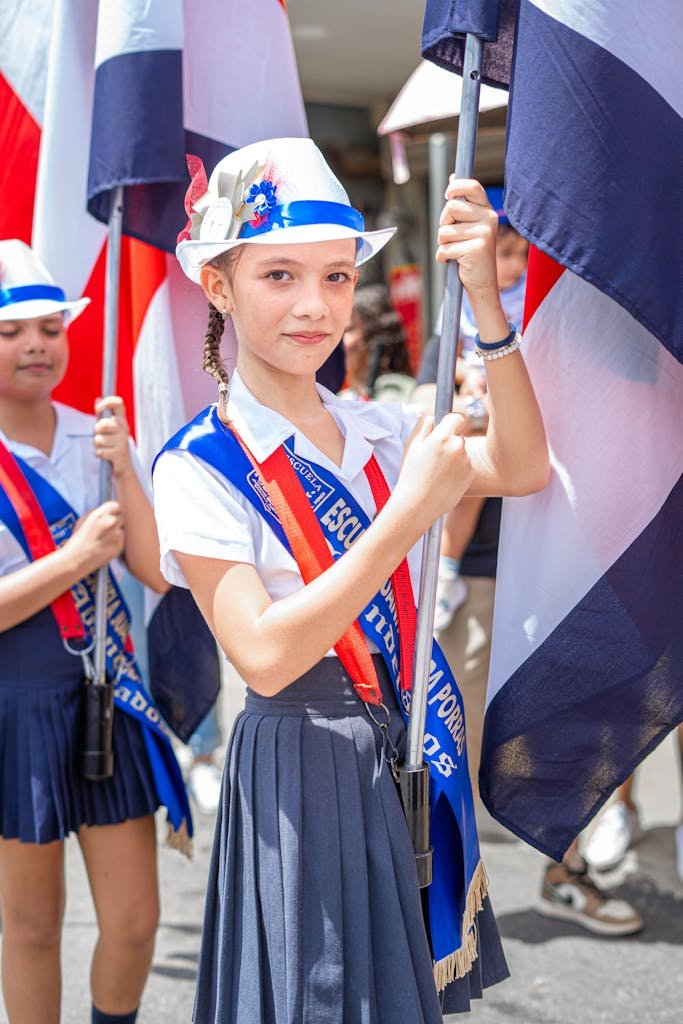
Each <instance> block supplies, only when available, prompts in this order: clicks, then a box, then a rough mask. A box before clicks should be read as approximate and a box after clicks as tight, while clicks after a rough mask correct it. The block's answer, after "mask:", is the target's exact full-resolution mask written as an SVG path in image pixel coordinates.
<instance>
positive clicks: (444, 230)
mask: <svg viewBox="0 0 683 1024" xmlns="http://www.w3.org/2000/svg"><path fill="white" fill-rule="evenodd" d="M439 225H440V227H439V234H438V241H439V247H438V249H437V251H436V259H437V261H438V262H439V263H447V262H448V261H449V260H457V263H458V271H459V274H460V280H461V281H462V283H463V287H464V288H466V289H467V292H468V293H469V294H486V293H491V294H492V295H495V296H496V298H497V296H498V278H497V274H496V237H497V234H498V216H497V214H496V212H495V210H494V209H493V208H492V207H491V204H490V203H489V201H488V199H487V198H486V192H485V191H484V188H483V186H482V185H480V184H479V182H478V181H473V180H471V179H469V178H455V177H451V180H450V181H449V183H448V188H447V189H446V205H445V206H444V208H443V211H442V213H441V217H440V219H439Z"/></svg>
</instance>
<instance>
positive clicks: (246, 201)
mask: <svg viewBox="0 0 683 1024" xmlns="http://www.w3.org/2000/svg"><path fill="white" fill-rule="evenodd" d="M192 161H194V162H192ZM188 164H189V165H190V167H191V169H192V170H193V171H194V177H193V181H192V184H191V185H190V188H189V190H188V196H187V199H186V210H187V212H188V216H189V221H188V225H187V227H186V229H185V230H184V231H182V232H181V233H180V235H179V236H178V245H177V247H176V255H177V257H178V259H179V261H180V264H181V266H182V268H183V270H184V271H185V273H186V274H187V276H188V277H189V278H191V280H193V281H196V282H198V281H199V272H200V270H201V268H202V267H203V266H204V264H205V263H208V262H210V261H211V260H213V259H215V258H216V257H217V256H220V254H221V253H224V252H227V250H228V249H232V248H234V247H235V246H238V245H243V244H245V243H250V244H259V245H269V244H270V245H282V244H285V243H286V244H290V243H296V242H329V241H334V240H336V239H340V238H355V239H356V240H357V254H356V265H357V266H360V265H361V263H365V262H366V260H369V259H370V258H371V257H372V256H374V255H375V254H376V253H377V252H379V250H380V249H381V248H382V247H383V246H385V245H386V243H387V242H388V241H389V239H390V238H391V237H392V235H393V234H394V232H395V231H396V228H383V229H381V230H379V231H366V230H365V222H364V220H363V215H362V214H361V213H359V211H358V210H355V209H354V208H353V207H352V206H351V203H350V202H349V197H348V195H347V194H346V192H345V190H344V188H343V187H342V185H341V184H340V182H339V181H338V180H337V178H336V177H335V176H334V174H333V173H332V171H331V170H330V168H329V167H328V165H327V163H326V162H325V158H324V157H323V155H322V153H321V152H320V150H319V149H318V147H317V146H316V145H315V143H314V142H313V141H312V140H311V139H270V140H268V141H265V142H255V143H253V144H252V145H250V146H244V147H243V148H242V149H237V150H235V152H234V153H230V154H229V155H228V156H226V157H224V158H223V159H222V160H221V161H220V162H219V163H218V164H217V165H216V167H215V168H214V170H213V172H212V174H211V177H210V178H209V180H208V183H207V181H206V175H205V172H204V168H203V166H202V165H201V162H200V161H198V160H196V159H195V158H188Z"/></svg>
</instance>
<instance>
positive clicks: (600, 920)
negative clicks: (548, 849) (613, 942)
mask: <svg viewBox="0 0 683 1024" xmlns="http://www.w3.org/2000/svg"><path fill="white" fill-rule="evenodd" d="M538 910H539V912H540V913H541V914H544V915H545V916H546V917H557V918H560V920H562V921H573V922H574V923H575V924H578V925H581V927H582V928H587V929H588V930H589V931H591V932H596V933H597V934H598V935H633V934H635V932H639V931H640V930H641V929H642V927H643V919H642V918H641V916H640V914H639V913H638V912H637V911H636V910H634V908H633V907H632V906H631V905H630V903H627V902H626V901H625V900H619V899H615V898H614V897H612V896H610V895H609V894H608V893H605V892H603V891H602V889H600V888H598V886H597V885H596V884H595V882H594V881H593V880H592V878H591V877H590V876H589V874H588V869H587V867H586V866H585V864H584V867H583V869H582V870H581V871H572V870H571V869H570V868H568V867H567V865H566V864H554V863H553V864H549V865H548V867H547V868H546V872H545V877H544V879H543V890H542V892H541V899H540V901H539V904H538Z"/></svg>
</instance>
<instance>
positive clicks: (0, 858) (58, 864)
mask: <svg viewBox="0 0 683 1024" xmlns="http://www.w3.org/2000/svg"><path fill="white" fill-rule="evenodd" d="M0 911H1V912H2V989H3V994H4V997H5V1006H6V1007H7V1016H8V1019H9V1021H10V1024H58V1021H59V1014H60V1002H61V971H60V942H61V932H62V917H63V914H64V844H63V843H62V842H54V843H46V844H45V845H40V846H39V845H38V844H37V843H20V842H19V841H18V840H16V839H0Z"/></svg>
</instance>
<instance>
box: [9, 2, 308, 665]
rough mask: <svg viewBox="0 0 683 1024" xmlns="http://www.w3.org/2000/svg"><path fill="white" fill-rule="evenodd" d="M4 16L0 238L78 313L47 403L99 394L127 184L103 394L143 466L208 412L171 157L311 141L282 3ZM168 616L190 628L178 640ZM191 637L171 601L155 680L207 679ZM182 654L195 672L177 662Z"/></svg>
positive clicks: (60, 9)
mask: <svg viewBox="0 0 683 1024" xmlns="http://www.w3.org/2000/svg"><path fill="white" fill-rule="evenodd" d="M14 8H15V9H14V11H13V13H12V17H7V18H6V19H5V21H6V25H4V26H3V27H4V28H5V29H6V31H4V32H3V33H2V35H0V101H1V103H0V140H1V141H2V143H3V166H2V169H0V183H1V184H2V185H3V188H4V192H3V194H4V196H5V197H6V200H7V201H6V202H5V203H3V204H2V207H1V208H0V237H3V238H9V237H18V238H21V239H23V240H24V241H26V242H28V243H30V244H32V245H33V246H34V247H35V248H36V250H37V251H38V253H39V255H40V256H41V258H42V259H43V260H44V262H45V263H46V265H47V266H48V267H49V268H50V269H51V271H52V272H53V273H54V274H55V276H56V277H57V278H58V279H59V281H60V284H63V285H64V287H65V290H66V292H67V294H68V295H81V294H87V295H89V296H90V298H91V299H92V302H91V304H90V306H89V307H88V310H87V311H86V313H85V314H84V315H83V316H82V317H80V318H79V320H77V321H76V322H75V323H74V324H73V325H72V327H71V328H70V330H69V340H70V345H71V361H70V366H69V372H68V374H67V377H66V379H65V381H64V382H63V384H62V385H61V387H60V388H59V389H58V392H57V394H56V397H57V398H59V399H61V400H62V401H65V402H68V403H69V404H71V405H75V406H77V407H78V408H81V409H84V410H85V411H87V412H91V411H92V408H93V402H94V399H95V398H96V397H97V395H99V392H100V388H101V380H102V338H103V315H104V275H105V261H106V234H107V230H106V225H105V223H104V222H106V220H107V219H108V216H109V204H110V194H111V190H112V189H113V188H114V187H116V186H117V185H122V186H125V189H124V208H125V217H124V232H125V234H126V237H124V239H123V244H122V253H121V278H120V301H119V345H118V349H119V360H118V374H117V391H118V392H119V394H121V395H122V396H123V398H124V399H125V401H126V406H127V410H128V415H129V420H130V421H131V423H132V424H134V428H135V434H136V440H137V444H138V448H139V450H140V451H141V454H142V457H143V462H144V463H145V464H146V466H150V465H151V461H152V459H153V457H154V455H155V454H156V452H157V451H158V450H159V449H160V448H161V447H162V445H163V444H164V442H165V441H166V440H167V439H168V437H170V436H171V435H172V434H173V433H175V432H176V431H177V430H178V429H179V427H180V426H182V424H183V423H185V422H186V421H187V420H188V419H190V418H192V416H193V415H195V414H196V413H197V412H198V411H199V409H201V408H202V407H203V406H205V405H207V404H208V403H209V402H210V401H212V400H213V398H214V397H215V385H214V383H213V382H212V381H211V380H210V379H209V378H208V377H207V376H206V374H204V373H203V371H202V368H201V362H202V348H203V337H204V331H205V329H206V319H207V306H206V301H205V299H204V298H203V296H202V295H201V292H200V290H199V289H198V288H196V287H194V286H192V285H191V284H190V283H189V282H188V281H187V279H186V278H185V277H184V275H183V274H182V272H181V271H180V269H179V268H178V267H177V266H176V260H175V257H174V256H173V255H172V253H173V250H174V248H175V240H176V235H177V234H178V232H179V230H180V229H181V228H182V227H183V226H184V223H185V220H186V216H185V213H184V208H183V198H184V194H185V190H186V188H187V185H188V180H189V179H188V173H187V168H186V163H185V155H186V153H188V152H189V153H192V154H195V155H197V156H199V157H200V158H202V159H203V160H204V163H205V165H206V167H207V169H210V168H211V167H212V166H213V164H214V163H215V162H216V161H217V160H218V159H220V157H221V156H223V155H225V154H226V153H228V152H230V151H231V150H232V149H235V148H237V147H239V146H243V145H246V144H248V143H251V142H255V141H258V140H260V139H263V138H269V137H273V136H278V135H294V136H301V135H307V134H308V133H307V127H306V118H305V113H304V108H303V101H302V97H301V90H300V87H299V82H298V76H297V69H296V61H295V57H294V51H293V46H292V41H291V34H290V29H289V22H288V18H287V13H286V9H285V6H284V4H283V3H281V2H280V0H250V4H249V10H248V12H247V11H246V9H245V7H244V5H243V4H242V3H241V2H240V0H184V2H183V0H127V2H126V3H125V4H124V3H119V2H117V0H100V2H99V4H98V3H93V2H92V0H56V2H55V0H14ZM34 197H35V202H34ZM88 210H90V213H89V212H87V211H88ZM91 214H92V215H91ZM96 218H97V219H96ZM100 221H101V222H102V223H101V222H100ZM179 614H180V615H185V616H190V617H189V618H187V617H186V618H185V620H184V621H183V624H182V625H183V628H182V630H180V631H179V630H178V628H177V622H178V615H179ZM190 632H191V633H192V635H193V641H194V642H193V644H189V645H188V644H186V643H185V644H183V643H182V639H183V637H187V635H188V634H189V633H190ZM198 635H202V636H203V637H204V639H205V640H207V634H206V633H205V631H203V627H202V621H201V619H200V617H199V613H198V612H197V610H196V608H195V607H194V605H192V607H187V603H186V602H185V601H184V600H183V595H182V594H179V593H178V592H177V591H171V593H170V595H168V597H166V598H165V599H164V600H163V601H162V602H161V603H160V605H159V606H158V608H156V609H155V611H154V614H153V616H152V618H151V622H150V640H152V639H154V640H155V642H154V644H153V645H152V644H150V646H151V647H152V646H153V649H154V650H153V652H151V654H152V658H151V660H152V661H153V662H154V663H155V664H156V666H157V675H159V670H160V669H161V676H162V677H164V678H165V679H166V681H167V682H168V681H169V679H170V681H171V683H172V682H173V678H172V677H171V676H170V674H169V673H170V669H173V670H174V672H175V675H176V677H178V678H184V679H196V678H198V677H199V676H202V675H203V676H204V677H205V676H206V675H207V673H208V675H209V676H215V669H209V664H210V662H212V661H213V662H215V657H214V652H215V648H214V647H213V645H212V642H211V641H210V639H208V642H207V643H205V644H204V647H203V648H202V645H201V644H198V643H197V636H198ZM179 640H180V641H181V642H180V643H178V641H179ZM202 650H203V652H204V655H205V657H204V660H203V661H202V657H201V655H202ZM197 652H199V654H200V662H201V664H200V665H197V664H196V663H195V662H194V661H193V663H192V664H189V663H188V661H187V656H188V655H192V657H193V658H194V657H195V655H196V654H197ZM152 668H154V665H153V666H152Z"/></svg>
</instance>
